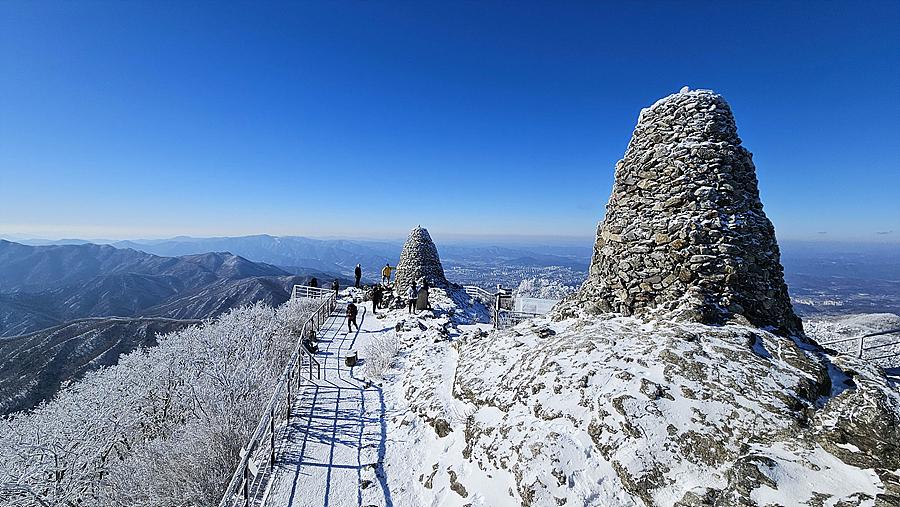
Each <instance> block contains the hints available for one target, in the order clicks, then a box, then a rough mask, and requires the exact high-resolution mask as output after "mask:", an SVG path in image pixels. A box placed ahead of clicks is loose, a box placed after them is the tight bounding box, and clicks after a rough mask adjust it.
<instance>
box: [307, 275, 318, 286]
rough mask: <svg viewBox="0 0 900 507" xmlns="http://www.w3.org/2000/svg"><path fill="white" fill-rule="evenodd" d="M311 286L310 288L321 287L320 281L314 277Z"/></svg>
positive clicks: (310, 282)
mask: <svg viewBox="0 0 900 507" xmlns="http://www.w3.org/2000/svg"><path fill="white" fill-rule="evenodd" d="M309 286H310V287H318V286H319V279H318V278H316V277H312V280H310V281H309Z"/></svg>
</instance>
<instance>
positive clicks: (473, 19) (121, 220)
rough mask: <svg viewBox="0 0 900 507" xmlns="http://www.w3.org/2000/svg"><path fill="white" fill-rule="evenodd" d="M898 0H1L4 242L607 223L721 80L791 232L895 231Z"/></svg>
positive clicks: (507, 230) (831, 235) (767, 205)
mask: <svg viewBox="0 0 900 507" xmlns="http://www.w3.org/2000/svg"><path fill="white" fill-rule="evenodd" d="M898 27H900V2H898V1H896V0H890V1H882V2H829V1H810V2H791V1H776V2H731V1H728V2H726V1H709V2H685V1H677V2H662V1H653V2H637V1H611V2H513V1H505V2H486V1H479V2H413V1H393V2H378V1H363V2H285V3H278V2H255V1H254V2H246V3H243V2H191V1H184V2H156V1H139V2H135V1H115V2H113V1H110V2H83V1H52V2H41V1H27V2H26V1H9V0H0V234H33V235H36V236H41V237H49V238H60V237H88V238H111V239H119V238H132V239H135V238H149V237H171V236H175V235H179V234H187V235H192V236H221V235H229V236H239V235H246V234H273V235H306V236H326V235H329V236H356V237H384V238H398V237H405V236H406V234H407V233H408V232H409V230H410V229H412V228H413V227H415V226H416V225H417V224H421V225H422V226H424V227H426V228H428V229H429V230H430V231H431V232H432V235H434V236H436V237H450V236H457V237H458V236H465V235H467V234H476V235H477V234H481V235H495V234H513V235H535V236H580V237H583V238H592V237H593V235H594V231H595V229H596V225H597V222H598V221H600V220H602V219H603V215H604V207H605V205H606V203H607V201H608V199H609V194H610V191H611V189H612V179H613V171H614V166H615V163H616V161H617V160H619V159H620V158H621V157H622V156H623V154H624V153H625V148H626V146H627V144H628V141H629V139H630V137H631V133H632V131H633V129H634V126H635V124H636V122H637V117H638V114H639V112H640V110H641V108H644V107H648V106H650V105H651V104H653V103H654V102H655V101H656V100H658V99H659V98H662V97H664V96H666V95H669V94H671V93H675V92H677V91H678V90H679V89H680V88H681V87H682V86H690V87H691V89H696V88H706V89H712V90H714V91H716V92H718V93H721V94H722V95H723V96H724V97H725V99H726V100H728V102H729V103H730V105H731V108H732V111H733V112H734V115H735V118H736V120H737V125H738V133H739V134H740V136H741V138H742V139H743V142H744V146H745V147H747V148H748V149H749V150H750V151H751V152H753V154H754V161H755V163H756V168H757V177H758V179H759V182H760V193H761V197H762V200H763V204H764V209H765V212H766V214H767V215H768V217H769V218H770V219H771V220H772V222H773V223H774V224H775V228H776V231H777V234H778V237H779V239H784V238H787V239H800V238H816V239H854V240H864V241H890V242H898V241H900V240H898V238H900V29H898Z"/></svg>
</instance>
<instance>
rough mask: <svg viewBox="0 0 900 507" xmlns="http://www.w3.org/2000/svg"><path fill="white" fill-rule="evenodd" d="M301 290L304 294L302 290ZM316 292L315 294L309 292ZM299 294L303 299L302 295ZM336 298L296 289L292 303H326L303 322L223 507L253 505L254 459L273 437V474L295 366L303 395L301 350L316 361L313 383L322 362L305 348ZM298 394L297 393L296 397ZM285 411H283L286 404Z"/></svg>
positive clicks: (269, 457) (270, 458)
mask: <svg viewBox="0 0 900 507" xmlns="http://www.w3.org/2000/svg"><path fill="white" fill-rule="evenodd" d="M298 287H299V288H300V290H298ZM309 289H313V290H309ZM298 294H299V295H298ZM336 295H337V293H336V292H335V291H332V290H327V289H318V288H316V287H304V286H300V285H295V286H294V290H293V293H292V295H291V297H292V299H295V298H300V297H306V298H314V299H323V301H322V303H321V304H320V305H319V306H318V307H316V309H315V311H314V312H313V313H312V314H310V315H309V316H308V317H307V318H306V320H304V321H303V324H302V325H301V327H300V329H301V331H300V337H299V339H298V340H297V345H296V347H295V349H294V353H293V355H292V356H291V360H290V362H289V363H288V364H287V366H285V368H284V371H283V372H282V374H281V379H280V381H279V382H278V386H277V387H276V388H275V392H274V393H273V394H272V398H271V399H270V401H269V404H268V405H267V406H266V410H265V412H264V413H263V416H262V418H261V419H260V421H259V424H257V426H256V429H255V430H254V432H253V436H252V437H251V438H250V441H249V442H248V443H247V445H246V446H244V447H243V449H242V454H241V461H240V464H239V465H238V467H237V469H236V470H235V471H234V475H232V477H231V482H229V483H228V488H227V489H226V490H225V494H224V495H222V500H221V501H220V502H219V507H228V506H231V505H232V502H233V501H234V500H237V499H238V498H240V497H241V496H242V497H243V499H244V505H245V506H248V505H249V504H250V486H251V484H250V482H251V477H250V475H251V473H250V472H251V459H252V458H253V456H254V454H258V451H259V450H260V449H259V448H258V447H259V445H260V443H262V442H263V441H264V440H265V437H266V436H270V438H269V445H270V446H271V448H270V449H269V451H270V452H269V453H266V454H268V455H267V456H264V460H265V461H266V462H267V463H264V466H267V467H268V469H269V470H270V471H271V470H273V469H274V466H275V458H276V456H275V419H276V415H279V414H280V413H281V412H282V411H283V410H284V409H286V414H285V420H287V419H288V418H290V412H291V405H292V397H291V384H292V383H293V382H292V377H293V375H294V369H295V366H297V388H298V389H297V391H299V387H300V383H301V381H302V379H301V375H300V367H299V365H298V359H299V358H300V357H301V356H300V354H301V350H302V351H304V352H305V353H306V355H308V356H309V357H310V359H312V361H311V362H310V365H309V366H310V370H309V371H310V379H312V364H313V362H315V363H316V365H317V366H319V363H318V361H316V360H315V359H314V358H312V354H311V353H310V352H309V351H308V350H306V347H305V346H304V344H303V338H304V337H305V336H307V333H309V332H310V331H312V332H317V331H318V329H319V328H320V327H321V326H322V324H323V323H324V322H325V321H326V320H327V319H328V316H329V315H331V312H332V311H333V310H334V308H335V306H336ZM319 378H321V366H319ZM285 389H286V391H287V396H286V397H285V398H284V399H283V400H282V399H281V394H282V392H283V391H285ZM295 394H296V393H295ZM282 401H283V402H284V403H283V407H282V403H281V402H282ZM253 475H254V476H258V470H257V471H256V472H254V473H253ZM241 486H243V494H242V495H237V491H238V489H239V488H240V487H241Z"/></svg>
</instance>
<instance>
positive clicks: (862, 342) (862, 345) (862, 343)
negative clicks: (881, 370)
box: [819, 329, 900, 361]
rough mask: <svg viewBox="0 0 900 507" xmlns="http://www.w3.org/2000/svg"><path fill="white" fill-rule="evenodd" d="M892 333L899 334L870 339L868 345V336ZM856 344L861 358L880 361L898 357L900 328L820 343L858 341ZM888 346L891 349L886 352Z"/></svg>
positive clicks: (830, 343)
mask: <svg viewBox="0 0 900 507" xmlns="http://www.w3.org/2000/svg"><path fill="white" fill-rule="evenodd" d="M891 334H897V335H898V336H896V337H892V338H893V339H888V340H886V341H884V340H879V341H875V342H874V343H873V341H872V340H869V344H868V345H866V338H874V337H876V336H886V335H891ZM857 340H858V343H857V344H856V351H855V352H856V357H858V358H860V359H866V360H869V361H879V360H882V359H890V358H892V357H896V356H897V355H898V351H897V349H898V347H900V329H891V330H889V331H881V332H879V333H869V334H867V335H863V336H859V337H853V338H841V339H840V340H831V341H828V342H822V343H820V344H819V345H822V346H825V345H836V344H839V343H847V342H854V341H857ZM887 347H891V349H890V350H889V351H888V352H887V353H885V352H884V349H885V348H887ZM870 351H876V352H875V354H874V355H873V354H868V355H867V354H866V353H867V352H870Z"/></svg>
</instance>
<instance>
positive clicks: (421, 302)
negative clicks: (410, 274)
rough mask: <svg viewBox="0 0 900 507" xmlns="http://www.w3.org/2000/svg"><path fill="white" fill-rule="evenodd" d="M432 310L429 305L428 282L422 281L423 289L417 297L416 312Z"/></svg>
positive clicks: (420, 289) (421, 288)
mask: <svg viewBox="0 0 900 507" xmlns="http://www.w3.org/2000/svg"><path fill="white" fill-rule="evenodd" d="M429 308H431V305H429V304H428V280H423V281H422V287H420V288H419V291H418V293H417V297H416V310H427V309H429Z"/></svg>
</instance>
